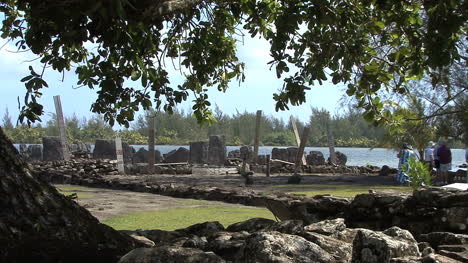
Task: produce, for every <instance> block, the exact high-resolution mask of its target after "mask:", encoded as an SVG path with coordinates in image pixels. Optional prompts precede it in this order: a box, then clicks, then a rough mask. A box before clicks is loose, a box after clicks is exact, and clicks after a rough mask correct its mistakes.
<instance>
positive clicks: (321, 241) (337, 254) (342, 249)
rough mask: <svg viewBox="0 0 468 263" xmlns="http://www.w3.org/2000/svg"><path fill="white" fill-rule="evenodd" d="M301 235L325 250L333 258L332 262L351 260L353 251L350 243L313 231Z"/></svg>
mask: <svg viewBox="0 0 468 263" xmlns="http://www.w3.org/2000/svg"><path fill="white" fill-rule="evenodd" d="M301 236H302V237H304V238H305V239H306V240H308V241H310V242H312V243H314V244H317V245H318V246H319V247H321V248H322V249H324V250H325V251H327V252H328V253H329V254H330V255H331V256H332V257H333V258H334V260H333V262H343V263H344V262H350V261H351V255H352V251H353V248H352V245H351V243H348V242H343V241H341V240H338V239H335V238H332V237H330V236H325V235H321V234H318V233H313V232H305V233H303V234H302V235H301Z"/></svg>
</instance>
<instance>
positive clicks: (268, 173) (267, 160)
mask: <svg viewBox="0 0 468 263" xmlns="http://www.w3.org/2000/svg"><path fill="white" fill-rule="evenodd" d="M266 176H267V177H270V155H269V154H267V156H266Z"/></svg>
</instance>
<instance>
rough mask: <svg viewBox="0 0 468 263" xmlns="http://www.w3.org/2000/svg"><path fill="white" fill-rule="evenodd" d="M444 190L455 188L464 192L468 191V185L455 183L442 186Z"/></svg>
mask: <svg viewBox="0 0 468 263" xmlns="http://www.w3.org/2000/svg"><path fill="white" fill-rule="evenodd" d="M442 187H444V188H455V189H458V190H462V191H468V184H465V183H454V184H448V185H444V186H442Z"/></svg>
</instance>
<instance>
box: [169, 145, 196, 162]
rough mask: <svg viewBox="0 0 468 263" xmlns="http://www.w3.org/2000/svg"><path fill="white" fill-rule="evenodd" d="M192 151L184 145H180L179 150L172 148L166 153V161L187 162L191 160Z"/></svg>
mask: <svg viewBox="0 0 468 263" xmlns="http://www.w3.org/2000/svg"><path fill="white" fill-rule="evenodd" d="M189 155H190V151H189V150H187V149H186V148H184V147H179V149H177V150H172V151H170V152H168V153H167V154H164V162H165V163H185V162H188V160H189Z"/></svg>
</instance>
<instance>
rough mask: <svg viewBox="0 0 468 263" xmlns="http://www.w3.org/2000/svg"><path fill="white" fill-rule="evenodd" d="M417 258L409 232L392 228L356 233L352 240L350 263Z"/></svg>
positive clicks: (375, 262) (416, 249) (415, 243)
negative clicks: (382, 230)
mask: <svg viewBox="0 0 468 263" xmlns="http://www.w3.org/2000/svg"><path fill="white" fill-rule="evenodd" d="M413 256H414V257H419V256H420V253H419V248H418V244H417V242H416V240H415V239H414V238H413V236H412V235H411V233H410V232H408V231H406V230H402V229H400V228H398V227H392V228H389V229H387V230H385V231H384V232H375V231H371V230H366V229H360V230H358V231H357V233H356V236H355V238H354V240H353V256H352V260H351V262H352V263H387V262H390V260H391V259H392V258H404V257H413Z"/></svg>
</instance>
